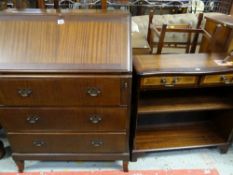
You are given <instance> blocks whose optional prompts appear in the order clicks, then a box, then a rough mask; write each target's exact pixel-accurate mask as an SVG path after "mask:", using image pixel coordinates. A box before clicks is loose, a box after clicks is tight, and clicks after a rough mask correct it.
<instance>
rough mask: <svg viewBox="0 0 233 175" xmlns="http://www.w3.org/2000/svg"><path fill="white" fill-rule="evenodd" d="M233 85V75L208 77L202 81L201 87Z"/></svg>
mask: <svg viewBox="0 0 233 175" xmlns="http://www.w3.org/2000/svg"><path fill="white" fill-rule="evenodd" d="M231 84H232V85H233V73H232V74H217V75H206V76H204V77H203V78H202V80H201V85H231Z"/></svg>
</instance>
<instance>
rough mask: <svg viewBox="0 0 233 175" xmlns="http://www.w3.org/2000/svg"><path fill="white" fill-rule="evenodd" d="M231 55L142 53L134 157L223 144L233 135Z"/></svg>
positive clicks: (137, 73)
mask: <svg viewBox="0 0 233 175" xmlns="http://www.w3.org/2000/svg"><path fill="white" fill-rule="evenodd" d="M225 57H226V54H169V55H165V54H164V55H137V56H135V57H134V70H135V76H134V80H133V86H134V87H137V88H134V92H133V93H134V96H132V98H133V99H134V100H133V102H134V103H133V104H132V105H133V107H132V109H133V115H132V116H133V119H132V123H133V124H132V130H133V131H132V132H133V133H134V135H133V138H132V143H133V144H132V160H137V157H138V156H140V155H141V154H144V153H147V152H153V151H163V150H176V149H190V148H201V147H219V148H220V150H221V152H223V153H225V152H227V150H228V147H229V145H230V143H231V141H232V138H233V101H232V98H233V95H232V90H233V65H232V61H231V60H228V61H226V62H225V63H223V62H222V61H223V59H224V58H225Z"/></svg>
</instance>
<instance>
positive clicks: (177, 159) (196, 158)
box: [0, 135, 233, 175]
mask: <svg viewBox="0 0 233 175" xmlns="http://www.w3.org/2000/svg"><path fill="white" fill-rule="evenodd" d="M0 137H1V135H0ZM1 140H3V141H4V145H5V147H6V150H7V154H6V155H5V157H4V158H3V159H2V160H0V172H16V171H17V168H16V166H15V164H14V162H13V160H12V158H11V156H10V152H11V151H10V147H9V144H8V142H7V140H6V138H3V139H2V138H1ZM25 163H26V164H25V166H26V167H25V172H46V171H49V172H56V171H63V172H66V171H97V170H103V171H105V170H106V171H112V170H119V169H121V163H122V162H121V161H115V162H40V161H26V162H25ZM175 169H204V170H205V171H206V173H207V174H208V171H210V170H211V169H216V170H217V171H218V172H219V174H220V175H233V146H231V148H230V149H229V151H228V153H227V154H220V152H219V150H218V149H217V148H211V149H192V150H181V151H163V152H157V153H150V154H146V155H145V156H144V157H141V158H139V159H138V161H137V162H130V164H129V170H131V171H133V170H175ZM136 175H139V174H136Z"/></svg>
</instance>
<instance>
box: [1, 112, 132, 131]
mask: <svg viewBox="0 0 233 175" xmlns="http://www.w3.org/2000/svg"><path fill="white" fill-rule="evenodd" d="M0 123H2V125H3V126H4V128H5V129H6V130H7V131H8V132H10V131H21V132H22V131H24V132H25V131H31V132H32V131H34V132H36V131H39V130H40V131H41V132H47V131H54V130H59V131H125V130H126V128H127V123H128V110H127V108H113V107H109V108H107V107H106V108H0Z"/></svg>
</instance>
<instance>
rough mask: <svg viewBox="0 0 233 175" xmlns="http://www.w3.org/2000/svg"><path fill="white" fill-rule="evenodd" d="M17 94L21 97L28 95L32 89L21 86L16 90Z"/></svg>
mask: <svg viewBox="0 0 233 175" xmlns="http://www.w3.org/2000/svg"><path fill="white" fill-rule="evenodd" d="M18 94H19V95H20V96H21V97H28V96H30V95H31V94H32V90H31V89H29V88H22V89H19V90H18Z"/></svg>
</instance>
